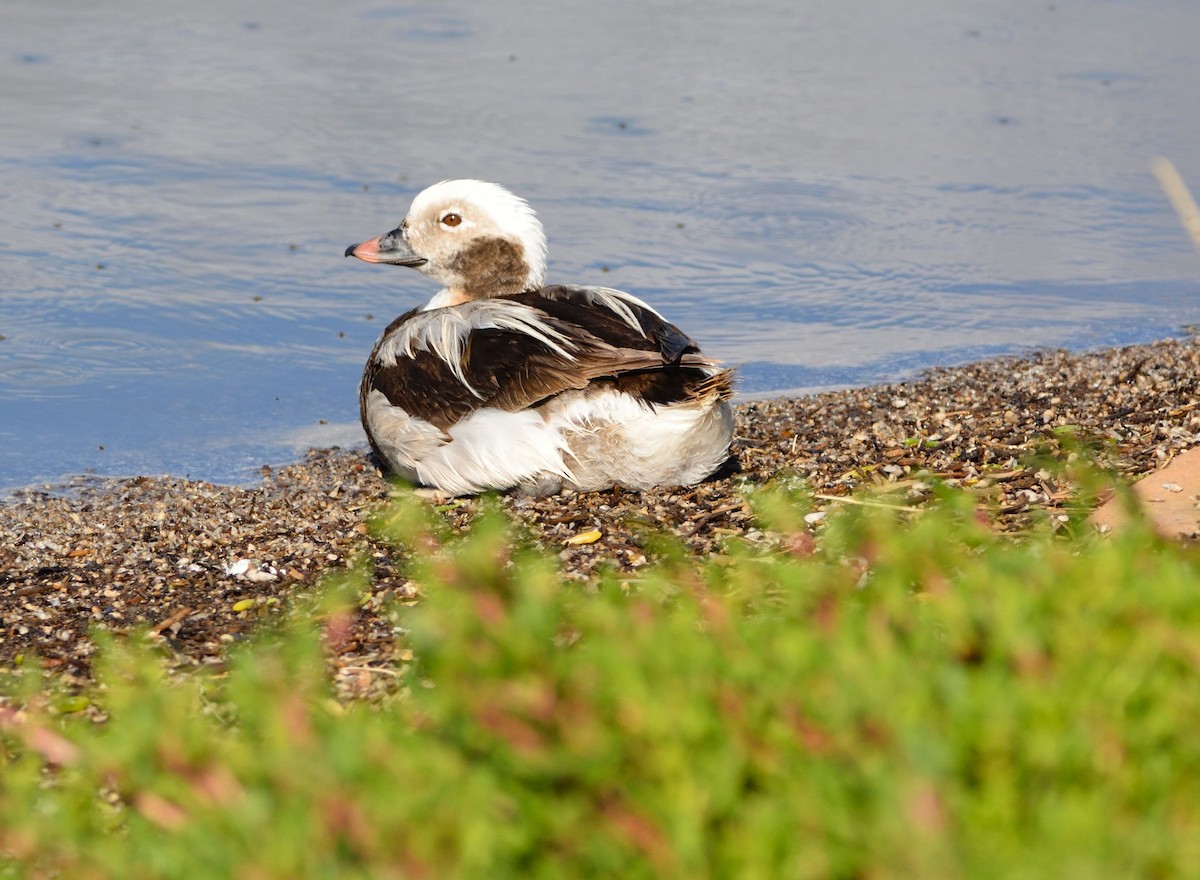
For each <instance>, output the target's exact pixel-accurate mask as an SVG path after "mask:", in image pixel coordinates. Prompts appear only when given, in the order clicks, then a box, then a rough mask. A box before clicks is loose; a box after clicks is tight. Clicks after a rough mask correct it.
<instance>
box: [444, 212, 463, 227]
mask: <svg viewBox="0 0 1200 880" xmlns="http://www.w3.org/2000/svg"><path fill="white" fill-rule="evenodd" d="M459 223H462V217H459V216H458V215H457V214H447V215H446V216H445V217H443V218H442V225H443V226H457V225H458V224H459Z"/></svg>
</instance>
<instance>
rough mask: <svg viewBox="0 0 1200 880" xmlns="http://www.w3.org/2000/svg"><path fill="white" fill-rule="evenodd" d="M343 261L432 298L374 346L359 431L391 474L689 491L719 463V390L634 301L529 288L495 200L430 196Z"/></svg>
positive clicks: (728, 432)
mask: <svg viewBox="0 0 1200 880" xmlns="http://www.w3.org/2000/svg"><path fill="white" fill-rule="evenodd" d="M346 256H348V257H350V256H354V257H358V258H359V259H360V260H365V261H367V262H368V263H392V264H394V265H398V266H412V267H414V268H416V269H419V270H420V271H421V272H423V273H425V274H426V275H428V276H429V277H430V278H432V279H433V280H435V281H437V282H439V283H440V284H442V285H443V287H442V289H441V290H440V291H438V293H437V294H436V295H435V296H434V297H433V299H431V300H430V301H429V302H428V303H426V304H425V305H424V306H423V307H422V308H418V309H414V310H412V311H410V312H407V313H406V314H403V315H401V316H400V317H399V318H397V319H396V320H394V321H393V322H392V323H391V324H390V325H388V328H387V329H386V330H385V331H384V332H383V336H381V337H380V339H379V341H378V342H377V343H375V348H374V350H373V351H372V352H371V357H370V359H369V360H368V361H367V366H366V371H365V373H364V374H363V378H362V385H361V386H360V389H359V404H360V408H361V413H362V423H363V427H364V428H365V429H366V432H367V437H368V439H369V440H370V441H371V447H372V448H373V449H374V450H375V453H376V455H378V456H379V458H380V459H381V460H382V461H383V462H384V463H385V464H386V465H387V467H388V468H389V469H390V470H392V471H394V472H395V473H396V474H398V475H400V476H402V477H404V478H406V479H407V480H409V481H411V482H414V483H419V484H422V485H426V486H432V487H434V488H436V489H439V490H441V491H443V492H445V493H447V494H450V495H469V494H473V493H476V492H480V491H484V490H487V489H512V488H516V489H519V490H521V491H524V492H527V493H529V494H534V495H546V494H552V493H555V492H558V491H561V490H562V489H563V488H570V489H576V490H580V491H592V490H599V489H609V488H612V487H613V486H614V485H619V486H621V487H622V488H627V489H635V490H643V489H648V488H650V487H652V486H671V485H690V484H693V483H698V482H699V481H701V480H703V479H704V478H705V477H707V476H709V475H710V474H712V473H713V472H714V471H715V470H717V469H718V468H719V467H720V466H721V464H722V463H724V462H725V460H726V459H727V458H728V457H729V442H730V438H731V436H732V433H733V417H732V414H731V412H730V408H729V402H728V401H729V398H730V396H731V393H732V392H731V382H732V374H731V371H729V370H727V369H722V368H721V367H720V366H719V365H718V362H716V361H714V360H711V359H709V358H707V357H705V356H703V355H702V354H701V353H700V349H699V348H698V347H697V345H696V343H695V342H693V341H692V340H691V339H690V338H688V337H687V336H686V335H684V334H683V333H682V332H681V331H680V330H679V329H678V328H677V327H675V325H673V324H670V323H668V322H667V321H666V319H664V318H663V317H662V316H661V315H660V314H659V313H658V312H656V311H655V310H654V309H652V308H651V307H650V306H648V305H646V303H644V302H642V301H641V300H640V299H638V298H637V297H635V296H631V295H630V294H628V293H624V292H622V291H619V290H611V289H609V288H605V287H567V286H562V285H554V286H549V287H546V286H543V282H544V279H545V274H546V237H545V234H544V233H543V232H542V224H541V223H540V222H539V221H538V219H537V216H536V215H535V214H534V212H533V210H532V209H531V208H530V207H529V205H528V204H527V203H526V202H525V201H524V200H523V199H520V198H518V197H516V196H514V195H513V194H512V193H510V192H509V191H508V190H506V189H504V188H503V187H500V186H497V185H496V184H494V183H484V182H482V181H478V180H446V181H442V182H441V183H437V184H434V185H433V186H431V187H429V188H428V189H426V190H424V191H423V192H421V193H420V194H418V195H417V197H416V198H415V199H414V200H413V203H412V207H411V208H410V209H409V212H408V216H407V217H406V218H405V219H404V221H403V222H402V223H401V224H400V225H399V226H398V227H397V228H396V229H393V230H392V231H391V232H388V233H385V234H384V235H381V236H379V237H378V238H372V239H370V240H369V241H364V242H363V243H362V244H357V245H352V246H351V247H349V248H347V249H346Z"/></svg>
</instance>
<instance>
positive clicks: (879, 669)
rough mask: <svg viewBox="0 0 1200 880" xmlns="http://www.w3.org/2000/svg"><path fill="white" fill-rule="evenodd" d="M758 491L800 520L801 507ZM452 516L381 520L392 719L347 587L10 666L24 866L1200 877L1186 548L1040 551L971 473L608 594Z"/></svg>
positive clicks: (1144, 538) (290, 874)
mask: <svg viewBox="0 0 1200 880" xmlns="http://www.w3.org/2000/svg"><path fill="white" fill-rule="evenodd" d="M756 503H758V504H759V505H760V509H761V512H762V519H763V523H764V525H765V526H767V527H770V528H772V529H774V530H775V531H777V532H779V533H782V534H784V535H787V534H789V533H793V532H799V531H800V530H801V529H802V528H803V525H802V514H803V512H804V510H805V507H804V501H803V499H802V498H798V497H790V496H787V495H783V494H767V495H765V496H764V497H763V498H762V499H760V500H759V501H758V502H756ZM432 516H434V514H433V513H432V512H430V511H427V510H423V509H419V508H413V507H404V508H400V509H397V510H396V511H394V512H393V513H392V514H391V515H390V516H389V517H387V518H385V520H384V521H382V522H381V523H379V524H378V528H379V529H380V530H381V531H383V532H384V533H387V534H390V535H392V536H393V537H394V538H395V539H396V540H399V541H403V542H404V543H405V544H406V546H411V547H420V548H422V550H421V553H420V554H418V555H419V556H420V557H421V559H420V561H418V562H414V564H413V570H412V572H411V575H412V577H413V578H414V579H415V580H417V581H418V582H419V583H420V585H421V588H422V591H423V597H424V598H423V600H422V602H421V603H420V604H419V605H418V606H416V607H412V608H408V607H405V608H397V609H395V610H394V612H393V613H394V615H395V619H396V621H397V623H398V624H399V625H400V626H402V627H403V628H405V630H406V632H407V635H406V639H407V640H408V643H409V646H410V647H411V648H412V650H413V652H414V656H415V659H414V661H413V663H411V664H408V665H405V666H403V667H402V668H400V669H398V670H397V672H398V676H399V677H398V678H397V685H398V688H397V692H396V694H395V696H394V697H392V698H390V699H389V700H387V701H385V702H384V703H383V704H382V705H367V704H350V705H340V704H338V703H337V702H336V701H335V700H334V699H333V698H332V691H331V687H330V681H329V673H328V670H327V663H326V659H325V657H324V656H323V651H322V641H321V632H322V620H324V619H327V617H328V615H330V614H334V615H336V614H337V613H339V612H338V611H337V610H336V609H337V608H338V607H339V603H347V602H350V603H352V602H353V601H354V597H355V593H356V591H357V590H358V589H359V587H358V586H356V582H355V580H354V577H353V576H351V577H350V578H348V579H346V580H345V581H343V582H341V583H331V584H330V585H329V586H328V587H327V594H326V596H325V599H324V600H323V602H324V605H323V607H318V608H313V609H309V610H299V611H297V612H295V614H293V615H292V617H291V619H290V620H289V622H288V623H287V625H286V626H284V627H283V628H282V629H281V630H280V631H279V632H275V633H268V634H264V635H263V636H262V637H260V638H258V639H256V640H254V641H252V642H251V643H250V644H249V645H247V646H245V647H244V648H243V649H241V650H239V651H238V652H237V653H236V654H235V655H234V657H233V660H232V663H231V668H230V669H229V671H228V673H227V674H224V675H220V676H217V675H210V676H205V675H202V674H192V675H189V676H187V677H185V678H183V679H182V680H180V679H178V678H170V677H168V675H167V673H166V672H164V669H163V664H162V662H161V661H160V659H159V658H158V657H157V656H156V655H155V654H154V652H153V650H152V649H151V648H149V647H146V646H144V645H143V644H142V643H141V642H139V641H138V640H136V639H130V640H126V641H123V642H106V643H104V644H103V646H102V651H101V660H100V663H99V671H98V676H99V681H100V685H99V686H98V687H97V688H96V689H95V690H94V691H92V692H90V693H88V694H86V695H85V696H86V698H87V699H88V700H89V701H90V702H91V704H92V709H91V710H89V712H83V711H74V710H79V709H81V708H82V707H83V702H81V700H80V698H79V697H78V696H75V697H70V696H66V697H59V698H55V697H53V696H49V697H48V696H46V695H45V694H44V693H43V692H42V691H40V690H39V688H40V687H41V685H40V684H39V680H38V679H37V678H36V676H34V675H32V674H31V675H29V676H28V677H27V678H26V680H25V681H23V682H22V681H17V682H14V683H13V684H12V685H11V687H10V693H11V694H12V704H13V705H21V706H23V707H24V709H23V710H22V712H21V713H20V714H14V713H13V712H12V711H9V713H8V714H7V715H6V716H3V722H2V723H0V745H2V748H0V853H3V855H0V876H12V877H51V876H62V877H70V878H75V877H80V878H88V877H97V878H109V877H112V878H118V877H119V878H143V877H145V878H150V877H155V878H159V877H164V878H175V877H179V878H185V877H186V878H193V877H194V878H224V877H231V878H232V877H237V878H307V877H328V878H353V877H364V878H367V877H370V878H383V877H416V878H434V877H436V878H460V877H461V878H484V877H486V878H508V877H514V878H518V877H519V878H541V877H547V878H549V877H555V878H557V877H563V878H591V877H595V878H614V877H619V878H638V877H647V878H650V877H653V878H664V877H665V878H676V877H678V878H689V880H691V878H705V877H721V878H725V877H728V878H808V877H813V878H890V877H895V878H913V877H921V878H943V877H944V878H953V877H981V878H1008V877H1012V878H1023V877H1029V878H1044V877H1054V878H1074V877H1078V878H1088V880H1094V878H1105V877H1137V878H1146V877H1151V878H1155V877H1163V878H1166V877H1194V876H1200V566H1198V564H1197V559H1196V557H1195V554H1194V553H1193V552H1191V551H1190V550H1189V549H1188V548H1184V547H1178V546H1174V545H1167V544H1164V543H1161V542H1159V541H1158V540H1156V539H1155V538H1153V537H1152V536H1151V535H1150V534H1149V533H1148V532H1146V531H1143V530H1141V529H1135V530H1133V531H1131V532H1129V533H1128V534H1126V535H1124V536H1120V537H1117V538H1115V539H1113V540H1103V541H1101V540H1093V539H1090V538H1074V539H1064V538H1061V537H1057V538H1056V537H1052V536H1051V535H1050V534H1049V530H1048V529H1047V530H1046V532H1045V534H1042V533H1038V534H1034V535H1033V536H1031V537H1027V538H1025V539H1023V540H1021V541H1019V542H1014V541H1012V540H1011V539H1006V538H1003V537H1001V536H997V535H995V534H993V533H992V532H990V531H989V530H988V529H987V528H986V527H985V526H983V525H981V524H980V523H979V522H978V521H977V520H976V518H975V516H974V514H973V508H972V504H971V503H970V502H969V500H968V499H966V498H965V496H961V495H956V494H953V493H948V494H946V495H945V496H944V497H943V499H942V500H941V501H940V502H939V503H937V504H935V505H934V506H933V507H931V508H930V509H928V510H926V511H925V512H923V513H920V514H918V515H910V516H909V517H908V518H907V519H903V518H898V517H897V516H896V515H895V514H893V513H891V512H889V511H885V510H878V509H871V508H862V509H849V510H846V511H843V512H840V513H838V514H837V515H834V516H831V517H830V521H829V523H828V525H827V526H826V527H825V536H824V538H823V539H822V541H821V542H820V544H819V547H818V549H817V551H816V552H815V553H812V554H811V555H803V553H805V552H806V551H807V546H806V545H805V544H804V543H803V542H796V543H793V544H791V545H790V546H794V547H796V548H797V550H798V551H799V553H800V555H788V554H786V553H776V554H774V555H762V554H760V553H758V552H756V551H754V550H753V549H751V548H748V547H747V546H745V545H742V544H740V543H737V542H735V543H733V544H731V545H730V547H729V549H728V552H727V553H725V554H722V555H721V556H720V557H717V558H714V559H712V560H709V561H705V562H697V561H696V560H693V559H691V558H689V557H687V556H686V555H684V554H683V553H682V552H679V551H677V550H675V549H673V548H671V547H670V546H669V545H665V546H664V548H663V549H662V550H661V562H659V563H657V564H656V565H655V566H654V567H653V569H652V571H651V572H650V573H649V574H645V575H640V576H639V577H638V578H637V579H636V580H629V579H627V578H623V577H622V576H620V575H619V574H615V573H614V574H613V575H611V576H609V577H606V578H604V579H602V580H601V582H600V583H599V584H598V585H592V586H582V585H579V584H573V583H566V582H564V581H563V579H562V578H561V577H560V575H559V573H558V571H557V569H556V567H555V564H554V562H553V558H552V557H550V556H548V555H546V554H543V553H539V552H537V551H535V550H532V549H529V548H527V547H523V546H522V545H521V542H520V541H517V540H514V538H513V536H512V535H511V534H510V532H509V529H508V527H507V525H506V523H505V522H504V520H503V519H502V517H500V516H499V515H498V514H494V513H493V514H490V515H487V516H485V517H483V518H482V520H481V522H480V523H479V524H478V525H477V527H476V528H475V529H474V530H473V531H472V533H471V534H470V535H468V536H465V537H462V538H453V537H451V536H447V535H445V534H442V533H441V532H440V531H439V530H438V528H437V526H436V523H435V522H434V521H433V520H432V519H431V517H432ZM331 609H332V610H331ZM96 707H99V708H100V709H102V710H103V713H104V715H105V716H106V717H105V719H104V720H102V721H100V722H98V721H96V720H95V719H94V718H92V717H89V713H94V710H95V708H96Z"/></svg>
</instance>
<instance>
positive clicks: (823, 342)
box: [0, 0, 1200, 487]
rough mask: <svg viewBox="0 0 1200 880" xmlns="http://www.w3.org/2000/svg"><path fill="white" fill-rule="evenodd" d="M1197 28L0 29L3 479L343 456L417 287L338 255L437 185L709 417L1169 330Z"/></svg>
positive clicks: (802, 13)
mask: <svg viewBox="0 0 1200 880" xmlns="http://www.w3.org/2000/svg"><path fill="white" fill-rule="evenodd" d="M1196 33H1200V4H1196V3H1195V2H1194V0H1160V2H1153V3H1151V2H1132V0H1129V2H1118V0H1055V2H1054V3H1044V2H1043V3H1014V2H1012V0H991V2H979V3H972V4H963V3H958V2H952V0H912V2H909V3H904V4H890V3H886V2H884V0H873V2H867V0H849V2H847V0H842V2H830V0H827V2H814V0H802V2H799V3H797V2H795V0H763V2H751V3H745V4H737V5H734V4H728V3H716V2H711V0H709V2H704V0H699V2H690V3H683V2H667V0H664V2H645V0H636V2H632V0H614V2H610V3H605V4H589V5H587V6H586V7H582V8H576V6H575V5H574V4H572V5H567V4H549V3H546V4H539V3H533V2H528V0H518V2H514V3H509V4H483V3H469V2H466V0H448V2H442V3H437V4H432V3H399V4H388V3H380V2H361V0H349V2H346V3H341V4H336V8H334V4H325V3H318V2H315V0H291V2H287V3H283V2H280V0H257V2H250V3H247V2H246V0H238V2H236V3H235V2H232V0H215V2H208V3H204V4H172V3H162V2H153V3H152V2H148V0H145V2H143V0H111V2H108V3H105V4H92V3H83V2H78V0H60V2H58V3H56V4H46V3H44V2H43V0H6V2H5V4H4V5H3V7H2V8H0V119H3V120H4V133H3V136H2V138H0V336H3V337H4V338H3V339H0V487H13V486H19V485H27V484H31V483H35V482H44V481H53V480H58V479H61V478H64V477H66V476H69V475H72V474H81V473H98V474H133V473H171V474H176V475H180V476H190V477H193V478H204V479H210V480H215V481H219V482H234V483H236V482H245V481H248V480H250V479H252V478H253V477H254V476H255V474H256V473H257V469H258V467H259V466H261V465H262V464H264V463H281V462H286V461H289V460H292V459H294V458H295V456H296V455H298V454H299V452H300V450H302V449H303V448H305V447H306V446H308V445H312V444H328V443H343V444H345V443H356V442H361V439H362V435H361V432H360V430H359V429H358V427H357V414H356V404H357V401H356V386H357V381H358V376H359V372H360V370H361V366H362V362H363V360H364V359H365V356H366V354H367V352H368V351H369V350H370V347H371V344H372V343H373V341H374V339H375V337H376V336H377V335H378V333H379V332H380V331H381V329H382V327H383V325H384V324H385V323H386V321H387V320H390V319H391V318H392V317H393V316H394V315H396V314H398V313H399V312H400V311H402V310H404V309H407V308H409V307H411V306H412V305H414V304H416V303H418V302H421V301H424V300H425V299H426V298H428V296H429V295H430V294H431V293H432V292H433V291H432V289H431V287H430V285H429V284H428V283H427V282H426V281H425V279H424V278H423V277H422V276H420V275H419V274H417V273H415V272H412V271H410V270H403V269H397V268H393V267H375V266H367V265H365V264H362V263H358V262H357V261H350V260H344V259H343V258H342V251H343V250H344V248H345V246H346V245H348V244H350V243H352V242H357V241H360V240H362V239H364V238H367V237H368V236H371V235H375V234H378V233H380V232H382V231H384V230H386V229H389V228H391V226H392V225H394V224H395V223H396V222H397V221H398V220H399V219H400V218H401V216H402V215H403V212H404V211H405V209H406V207H407V204H408V202H409V200H410V199H411V197H412V195H413V194H414V193H415V192H417V191H418V190H420V189H421V188H423V187H424V186H425V185H427V184H428V183H431V182H433V181H436V180H440V179H443V178H446V177H480V178H483V179H488V180H495V181H497V182H501V183H503V184H505V185H507V186H509V187H510V188H512V189H513V190H514V191H516V192H518V193H519V194H521V195H524V196H526V197H527V198H529V199H530V201H531V202H532V203H533V204H534V206H535V207H536V208H537V209H538V210H539V213H540V214H541V216H542V219H543V221H544V222H545V224H546V227H547V230H548V233H549V238H550V267H551V272H550V275H551V280H556V281H568V282H578V283H602V284H606V285H610V286H615V287H621V288H624V289H627V290H631V291H633V292H635V293H637V294H639V295H641V296H643V297H645V298H647V299H649V300H650V301H651V302H652V303H654V304H655V305H656V306H658V307H659V308H660V309H661V310H663V311H664V312H666V314H667V315H668V316H669V317H671V318H672V319H674V320H675V321H677V322H678V323H679V324H681V325H682V326H683V327H684V328H685V329H686V330H687V331H688V332H689V333H690V334H691V335H693V336H694V337H696V338H697V339H699V340H700V341H701V342H702V343H703V344H704V347H705V349H706V351H708V352H710V353H711V354H714V355H716V356H719V357H722V358H724V359H726V360H728V361H730V362H733V363H736V364H739V365H741V375H742V379H741V385H740V388H741V390H742V391H743V392H745V393H748V394H762V393H768V392H780V391H803V390H808V389H814V388H821V387H829V386H838V385H850V384H858V383H867V382H872V381H878V380H882V379H890V378H896V377H901V376H905V375H909V374H911V373H912V372H914V371H917V370H919V369H921V368H923V367H927V366H931V365H936V364H952V363H960V362H964V361H967V360H971V359H976V358H979V357H985V356H991V355H997V354H1005V353H1020V352H1022V351H1027V350H1029V349H1030V348H1034V347H1048V346H1068V347H1074V348H1090V347H1096V346H1104V345H1114V344H1123V343H1128V342H1137V341H1145V340H1150V339H1153V338H1157V337H1161V336H1165V335H1170V334H1173V333H1177V332H1180V330H1181V329H1182V328H1183V327H1184V326H1185V325H1189V324H1192V323H1200V283H1198V281H1200V257H1197V255H1196V253H1195V252H1194V250H1193V248H1192V247H1191V245H1190V244H1189V243H1188V241H1187V239H1186V238H1185V237H1184V235H1183V233H1182V232H1181V231H1180V228H1179V225H1178V222H1177V221H1176V219H1175V218H1174V216H1173V215H1172V213H1171V211H1170V209H1169V207H1168V206H1167V204H1166V201H1165V199H1164V198H1163V197H1162V196H1161V194H1160V193H1159V191H1158V189H1157V186H1156V184H1155V182H1154V180H1153V178H1152V177H1151V176H1150V174H1149V173H1148V164H1149V161H1150V159H1151V157H1153V156H1155V155H1159V154H1162V155H1166V156H1169V157H1171V158H1173V159H1174V160H1175V161H1176V162H1177V164H1178V165H1179V166H1180V168H1181V171H1182V172H1183V174H1184V176H1185V178H1189V179H1190V180H1191V182H1192V183H1193V184H1194V185H1195V186H1196V188H1198V189H1200V155H1198V150H1200V90H1198V89H1196V87H1195V85H1196V82H1197V81H1198V75H1200V61H1198V60H1197V58H1198V54H1197V52H1196V49H1195V45H1194V35H1195V34H1196Z"/></svg>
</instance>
